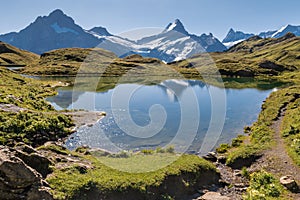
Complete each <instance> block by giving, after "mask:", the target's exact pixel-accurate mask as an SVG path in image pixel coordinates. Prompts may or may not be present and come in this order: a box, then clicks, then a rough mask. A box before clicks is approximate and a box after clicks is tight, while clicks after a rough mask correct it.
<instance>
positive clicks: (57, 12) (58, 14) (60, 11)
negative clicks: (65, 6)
mask: <svg viewBox="0 0 300 200" xmlns="http://www.w3.org/2000/svg"><path fill="white" fill-rule="evenodd" d="M53 16H65V13H64V12H63V11H62V10H60V9H56V10H54V11H52V12H51V13H50V14H49V17H53Z"/></svg>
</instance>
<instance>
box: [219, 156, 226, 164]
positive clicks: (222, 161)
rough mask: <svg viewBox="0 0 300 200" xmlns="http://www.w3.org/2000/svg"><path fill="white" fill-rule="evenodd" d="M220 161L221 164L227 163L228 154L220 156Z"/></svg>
mask: <svg viewBox="0 0 300 200" xmlns="http://www.w3.org/2000/svg"><path fill="white" fill-rule="evenodd" d="M218 162H219V163H221V164H225V163H226V156H219V157H218Z"/></svg>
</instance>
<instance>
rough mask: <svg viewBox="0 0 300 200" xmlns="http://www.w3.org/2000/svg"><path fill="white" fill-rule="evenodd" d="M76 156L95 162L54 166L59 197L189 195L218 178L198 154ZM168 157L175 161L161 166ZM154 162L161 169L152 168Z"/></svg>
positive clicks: (53, 185)
mask: <svg viewBox="0 0 300 200" xmlns="http://www.w3.org/2000/svg"><path fill="white" fill-rule="evenodd" d="M51 149H52V148H51ZM70 154H74V152H70ZM76 157H77V158H79V159H81V160H85V161H86V162H88V163H92V168H89V169H86V170H82V167H80V166H78V165H76V164H74V165H73V166H68V167H66V168H61V169H55V171H54V173H53V174H51V176H49V177H48V178H47V181H48V183H49V184H50V186H51V188H53V191H52V192H53V194H54V197H55V198H56V199H76V198H77V199H85V198H87V197H86V196H85V195H87V196H89V197H90V198H97V197H100V196H101V197H103V198H104V199H105V198H106V196H107V195H110V197H117V196H118V195H119V197H121V196H120V195H122V197H123V198H124V196H126V195H129V196H128V197H130V194H131V195H133V194H134V196H135V198H137V199H145V198H150V199H152V198H153V199H162V197H163V196H170V197H172V196H174V195H175V194H176V195H178V196H180V195H184V194H185V195H186V194H189V193H190V192H193V191H195V189H196V188H198V187H200V186H201V184H205V183H207V184H208V183H213V182H215V181H217V180H218V173H217V172H216V168H215V166H214V165H213V164H212V163H210V162H208V161H206V160H204V159H202V158H200V157H198V156H195V155H182V156H180V155H175V154H169V153H151V154H144V153H134V154H130V155H129V156H128V157H113V156H108V155H106V156H104V155H102V156H95V154H93V155H83V154H76ZM174 158H175V159H174ZM168 160H169V161H172V162H170V163H169V164H168V165H166V166H163V165H161V162H166V161H168ZM154 165H158V166H159V168H158V169H153V168H152V167H154ZM140 170H143V171H140ZM174 181H175V182H176V185H174V183H175V182H174ZM90 195H92V196H90Z"/></svg>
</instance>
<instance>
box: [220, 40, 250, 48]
mask: <svg viewBox="0 0 300 200" xmlns="http://www.w3.org/2000/svg"><path fill="white" fill-rule="evenodd" d="M244 40H245V39H241V40H237V41H234V42H226V43H223V44H224V45H225V47H227V48H228V49H229V48H230V47H232V46H234V45H236V44H238V43H240V42H243V41H244Z"/></svg>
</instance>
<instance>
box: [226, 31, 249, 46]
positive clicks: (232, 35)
mask: <svg viewBox="0 0 300 200" xmlns="http://www.w3.org/2000/svg"><path fill="white" fill-rule="evenodd" d="M252 36H254V34H249V33H243V32H241V31H235V30H233V29H232V28H231V29H230V30H229V32H228V33H227V35H226V37H225V38H224V39H223V41H222V43H223V44H224V45H225V46H226V47H227V48H229V47H231V46H233V45H235V44H237V43H239V42H241V41H243V40H246V39H248V38H250V37H252Z"/></svg>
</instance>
